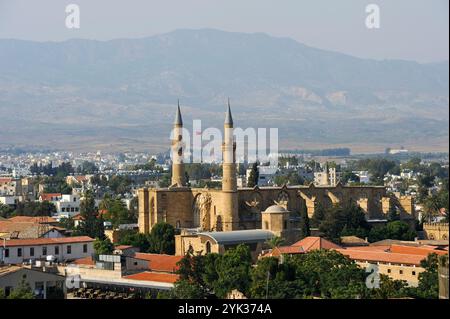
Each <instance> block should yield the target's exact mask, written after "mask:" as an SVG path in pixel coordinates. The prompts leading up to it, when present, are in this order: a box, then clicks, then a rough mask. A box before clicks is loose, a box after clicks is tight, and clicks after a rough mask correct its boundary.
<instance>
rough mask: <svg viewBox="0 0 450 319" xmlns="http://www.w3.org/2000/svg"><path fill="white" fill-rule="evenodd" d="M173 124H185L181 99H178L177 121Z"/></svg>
mask: <svg viewBox="0 0 450 319" xmlns="http://www.w3.org/2000/svg"><path fill="white" fill-rule="evenodd" d="M173 124H174V125H183V119H182V118H181V111H180V100H178V107H177V113H176V114H175V121H174V122H173Z"/></svg>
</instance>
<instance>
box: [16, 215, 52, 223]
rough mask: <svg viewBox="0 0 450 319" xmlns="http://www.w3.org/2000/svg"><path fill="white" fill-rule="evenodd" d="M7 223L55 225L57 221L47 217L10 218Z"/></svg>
mask: <svg viewBox="0 0 450 319" xmlns="http://www.w3.org/2000/svg"><path fill="white" fill-rule="evenodd" d="M8 220H9V221H11V222H15V223H24V222H30V223H41V222H42V223H57V220H56V219H54V218H53V217H49V216H14V217H11V218H8Z"/></svg>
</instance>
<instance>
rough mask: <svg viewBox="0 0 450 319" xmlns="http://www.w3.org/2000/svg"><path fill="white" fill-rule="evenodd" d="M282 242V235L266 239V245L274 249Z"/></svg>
mask: <svg viewBox="0 0 450 319" xmlns="http://www.w3.org/2000/svg"><path fill="white" fill-rule="evenodd" d="M283 244H284V239H283V238H282V237H278V236H274V237H272V238H270V239H269V240H268V241H267V245H268V246H269V247H270V248H272V249H274V248H276V247H280V246H282V245H283Z"/></svg>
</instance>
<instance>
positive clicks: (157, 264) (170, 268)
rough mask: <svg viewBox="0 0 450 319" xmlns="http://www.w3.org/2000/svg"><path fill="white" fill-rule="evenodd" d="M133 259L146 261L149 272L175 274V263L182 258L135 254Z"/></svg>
mask: <svg viewBox="0 0 450 319" xmlns="http://www.w3.org/2000/svg"><path fill="white" fill-rule="evenodd" d="M134 258H136V259H142V260H147V261H148V262H149V265H148V267H149V269H151V270H154V271H164V272H175V271H176V270H178V266H177V262H179V261H180V260H181V259H182V258H183V256H173V255H162V254H147V253H135V254H134Z"/></svg>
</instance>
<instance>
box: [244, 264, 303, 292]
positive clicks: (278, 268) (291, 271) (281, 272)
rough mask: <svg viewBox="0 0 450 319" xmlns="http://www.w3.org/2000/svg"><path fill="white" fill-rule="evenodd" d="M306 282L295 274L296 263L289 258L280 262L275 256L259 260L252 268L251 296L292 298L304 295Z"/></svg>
mask: <svg viewBox="0 0 450 319" xmlns="http://www.w3.org/2000/svg"><path fill="white" fill-rule="evenodd" d="M304 287H305V285H304V283H302V282H301V281H300V280H298V279H297V278H296V276H295V265H294V264H293V263H292V262H290V259H289V258H288V259H287V260H286V261H285V262H283V263H280V262H279V260H278V259H277V258H275V257H266V258H262V259H260V260H258V262H257V264H256V267H252V270H251V286H250V297H251V298H259V299H262V298H270V299H292V298H301V297H303V295H304Z"/></svg>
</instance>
